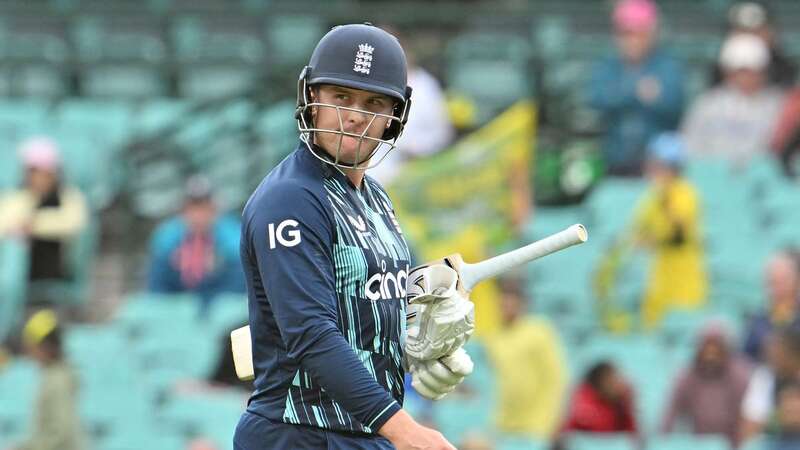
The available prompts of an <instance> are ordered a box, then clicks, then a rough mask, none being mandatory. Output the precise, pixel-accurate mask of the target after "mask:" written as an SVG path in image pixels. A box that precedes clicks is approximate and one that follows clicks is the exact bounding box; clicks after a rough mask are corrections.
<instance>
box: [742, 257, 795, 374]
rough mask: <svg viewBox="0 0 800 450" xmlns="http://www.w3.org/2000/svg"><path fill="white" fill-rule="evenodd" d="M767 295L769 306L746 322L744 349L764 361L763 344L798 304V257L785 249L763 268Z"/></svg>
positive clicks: (791, 316) (786, 321)
mask: <svg viewBox="0 0 800 450" xmlns="http://www.w3.org/2000/svg"><path fill="white" fill-rule="evenodd" d="M764 278H765V280H764V281H765V283H766V285H767V295H768V296H769V305H767V307H768V310H767V311H764V312H762V313H760V314H758V315H757V316H756V317H754V318H753V320H752V321H751V322H750V325H749V326H748V330H747V334H746V338H745V342H744V352H745V354H747V356H749V357H750V358H751V359H752V360H753V361H755V362H762V361H763V359H764V358H763V354H762V350H763V346H764V341H765V340H766V338H767V337H768V336H769V335H770V333H772V331H773V330H775V329H776V328H779V327H781V326H784V325H788V324H790V323H791V322H792V321H793V320H795V319H796V318H797V312H798V306H799V305H800V303H799V302H800V272H798V267H797V261H796V260H795V259H794V258H793V257H792V256H791V255H789V254H788V253H778V254H777V255H775V256H773V257H772V259H770V261H769V263H768V264H767V268H766V271H765V276H764Z"/></svg>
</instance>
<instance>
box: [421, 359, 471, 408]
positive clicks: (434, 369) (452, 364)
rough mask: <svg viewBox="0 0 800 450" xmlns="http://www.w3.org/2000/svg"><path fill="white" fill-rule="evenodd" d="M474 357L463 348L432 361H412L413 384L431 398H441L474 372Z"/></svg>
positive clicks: (424, 395)
mask: <svg viewBox="0 0 800 450" xmlns="http://www.w3.org/2000/svg"><path fill="white" fill-rule="evenodd" d="M473 368H474V365H473V363H472V359H471V358H470V357H469V355H468V354H467V352H466V350H464V349H463V348H459V349H457V350H456V351H455V352H454V353H453V354H452V355H448V356H444V357H442V358H439V359H435V360H431V361H412V362H411V368H410V372H411V386H413V387H414V389H415V390H416V391H417V392H418V393H419V395H421V396H423V397H425V398H427V399H429V400H441V399H442V398H444V396H446V395H447V394H449V393H450V392H453V390H454V389H455V388H456V386H458V385H459V384H461V382H462V381H464V377H466V376H467V375H469V374H471V373H472V370H473Z"/></svg>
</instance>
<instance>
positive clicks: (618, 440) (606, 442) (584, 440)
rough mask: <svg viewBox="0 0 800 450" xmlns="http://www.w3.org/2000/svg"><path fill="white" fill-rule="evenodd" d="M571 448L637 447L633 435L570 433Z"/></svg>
mask: <svg viewBox="0 0 800 450" xmlns="http://www.w3.org/2000/svg"><path fill="white" fill-rule="evenodd" d="M567 442H568V444H567V446H568V448H569V450H634V449H635V448H636V446H635V442H634V440H633V437H632V436H629V435H612V434H609V435H603V434H588V433H587V434H582V433H575V434H570V435H569V438H568V441H567Z"/></svg>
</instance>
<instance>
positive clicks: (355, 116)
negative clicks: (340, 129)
mask: <svg viewBox="0 0 800 450" xmlns="http://www.w3.org/2000/svg"><path fill="white" fill-rule="evenodd" d="M371 115H372V114H369V113H365V112H358V111H347V115H346V116H345V118H344V122H345V128H346V131H349V132H361V131H363V129H364V126H366V124H367V123H368V122H369V120H370V116H371Z"/></svg>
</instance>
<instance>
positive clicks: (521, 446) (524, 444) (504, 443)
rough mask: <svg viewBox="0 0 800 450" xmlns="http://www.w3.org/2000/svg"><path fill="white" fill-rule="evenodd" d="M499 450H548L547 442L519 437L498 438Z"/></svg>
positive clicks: (497, 447)
mask: <svg viewBox="0 0 800 450" xmlns="http://www.w3.org/2000/svg"><path fill="white" fill-rule="evenodd" d="M495 448H496V449H497V450H546V449H547V448H549V445H548V443H547V442H544V441H539V440H534V439H525V438H517V437H506V436H500V437H498V438H497V446H496V447H495Z"/></svg>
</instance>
